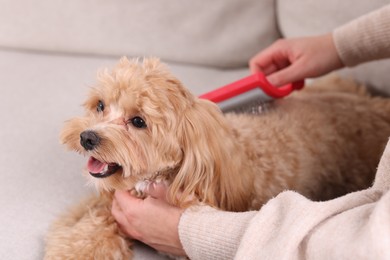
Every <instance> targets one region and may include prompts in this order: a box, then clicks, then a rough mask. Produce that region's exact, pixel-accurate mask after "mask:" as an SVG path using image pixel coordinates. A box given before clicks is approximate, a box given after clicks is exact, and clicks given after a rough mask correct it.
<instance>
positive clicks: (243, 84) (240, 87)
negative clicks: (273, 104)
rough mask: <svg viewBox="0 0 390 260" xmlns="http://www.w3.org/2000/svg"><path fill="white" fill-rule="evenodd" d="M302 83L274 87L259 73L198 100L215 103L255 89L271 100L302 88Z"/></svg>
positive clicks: (202, 96) (204, 95)
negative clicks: (261, 91)
mask: <svg viewBox="0 0 390 260" xmlns="http://www.w3.org/2000/svg"><path fill="white" fill-rule="evenodd" d="M303 85H304V81H303V80H301V81H297V82H294V83H290V84H287V85H285V86H282V87H276V86H274V85H272V84H271V83H269V81H268V80H267V79H266V77H265V75H264V74H263V73H261V72H258V73H256V74H253V75H250V76H248V77H245V78H243V79H240V80H238V81H236V82H233V83H230V84H228V85H226V86H224V87H221V88H218V89H216V90H213V91H211V92H208V93H206V94H203V95H201V96H200V98H203V99H208V100H210V101H213V102H215V103H218V102H221V101H224V100H226V99H229V98H232V97H235V96H238V95H240V94H242V93H245V92H247V91H249V90H252V89H254V88H256V87H258V88H260V89H261V90H263V91H264V93H266V94H267V95H268V96H270V97H272V98H282V97H285V96H287V95H289V94H290V93H291V92H292V91H293V90H298V89H301V88H303Z"/></svg>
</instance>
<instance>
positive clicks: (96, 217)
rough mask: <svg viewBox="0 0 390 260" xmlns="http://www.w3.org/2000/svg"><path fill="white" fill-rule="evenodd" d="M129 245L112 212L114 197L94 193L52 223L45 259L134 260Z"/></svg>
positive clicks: (47, 239)
mask: <svg viewBox="0 0 390 260" xmlns="http://www.w3.org/2000/svg"><path fill="white" fill-rule="evenodd" d="M129 246H130V243H129V241H128V240H127V239H126V238H124V237H123V236H121V235H120V233H119V231H118V227H117V224H116V222H115V220H114V218H113V217H112V215H111V198H108V197H106V196H93V197H91V198H89V199H88V200H86V201H84V202H83V203H81V204H80V205H78V206H77V207H75V208H73V209H72V210H71V211H69V212H68V213H67V214H66V215H64V216H63V217H61V218H60V219H59V220H58V221H56V222H55V223H54V224H53V225H52V227H51V228H50V230H49V233H48V235H47V238H46V248H45V259H98V260H99V259H118V260H119V259H131V257H132V251H131V250H130V249H129Z"/></svg>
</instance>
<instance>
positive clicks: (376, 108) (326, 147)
mask: <svg viewBox="0 0 390 260" xmlns="http://www.w3.org/2000/svg"><path fill="white" fill-rule="evenodd" d="M324 84H325V85H324V86H322V87H321V86H319V87H315V86H312V87H306V90H303V91H301V92H299V93H296V94H294V95H292V96H291V97H288V98H285V99H283V100H278V101H275V102H273V104H272V105H271V107H270V108H269V110H268V111H267V112H265V113H262V114H259V115H250V114H242V115H238V114H226V115H223V114H222V113H221V111H220V110H219V109H218V107H217V106H216V105H215V104H213V103H211V102H209V101H206V100H200V99H198V98H197V97H195V96H193V95H192V94H191V93H190V92H189V91H188V90H187V89H186V88H185V87H183V86H182V84H181V83H180V82H179V81H178V80H177V79H176V78H175V77H174V76H172V75H171V74H170V73H169V71H168V70H167V69H166V68H165V66H164V65H162V64H160V62H159V61H158V60H157V59H145V60H144V61H143V63H140V62H137V61H128V60H127V59H125V58H124V59H122V60H121V61H120V63H119V64H118V65H117V66H116V67H115V68H114V69H113V70H112V71H108V70H106V71H104V72H102V73H101V74H100V76H99V84H98V86H97V87H95V88H93V89H92V90H91V93H90V96H89V98H88V100H87V101H86V103H85V109H86V115H85V116H83V117H78V118H74V119H72V120H70V121H68V122H67V123H66V125H65V127H64V129H63V132H62V134H61V140H62V142H63V143H64V144H66V145H67V146H68V148H70V149H71V150H74V151H77V152H78V153H81V154H84V155H87V156H89V160H88V163H87V167H86V168H87V170H86V171H85V172H86V175H87V177H88V178H89V179H90V180H91V181H92V182H93V183H94V184H95V185H96V187H97V189H98V190H99V191H100V195H99V196H93V197H92V198H90V199H88V200H86V201H84V202H83V203H81V204H80V205H79V206H78V207H77V208H74V209H73V210H71V211H69V212H68V213H67V214H66V215H64V216H63V217H62V218H60V219H59V221H57V222H56V223H55V224H54V225H53V226H52V228H51V230H50V232H49V234H48V237H47V247H46V256H45V258H46V259H54V258H55V259H128V258H129V257H131V250H130V249H129V245H130V244H129V241H128V240H127V239H125V238H124V237H123V236H122V235H121V234H120V232H119V231H118V228H117V226H116V223H115V221H114V219H113V217H112V216H111V213H110V210H111V199H112V192H113V191H114V190H117V189H118V190H133V191H134V190H136V191H137V192H138V193H142V189H143V188H144V187H145V183H147V182H149V181H156V180H164V181H166V182H167V183H169V194H168V200H169V201H170V202H172V203H174V204H175V205H178V206H181V207H186V206H188V205H191V204H194V203H205V204H209V205H212V206H214V207H217V208H221V209H224V210H229V211H245V210H249V209H259V208H260V207H261V206H262V205H263V204H264V203H265V202H266V201H267V200H269V199H270V198H271V197H273V196H275V195H276V194H278V193H279V192H281V191H283V190H287V189H292V190H296V191H298V192H300V193H301V194H303V195H305V196H307V197H309V198H311V199H314V200H327V199H331V198H334V197H337V196H339V195H342V194H345V193H347V192H351V191H354V190H358V189H363V188H366V187H367V186H369V185H370V184H371V182H372V180H373V177H374V172H375V169H376V166H377V163H378V161H379V158H380V155H381V153H382V150H383V148H384V145H385V144H386V142H387V138H388V136H389V135H390V101H389V100H387V99H381V98H372V97H369V96H368V95H367V94H365V93H362V89H361V88H358V87H357V86H355V85H354V84H353V83H351V82H343V81H340V80H333V81H331V82H329V81H328V82H325V83H324ZM336 90H338V91H336ZM178 194H181V195H180V196H178Z"/></svg>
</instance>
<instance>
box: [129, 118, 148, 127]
mask: <svg viewBox="0 0 390 260" xmlns="http://www.w3.org/2000/svg"><path fill="white" fill-rule="evenodd" d="M130 122H131V123H132V124H133V126H135V127H137V128H146V123H145V120H143V119H142V118H140V117H139V116H136V117H133V118H132V119H130Z"/></svg>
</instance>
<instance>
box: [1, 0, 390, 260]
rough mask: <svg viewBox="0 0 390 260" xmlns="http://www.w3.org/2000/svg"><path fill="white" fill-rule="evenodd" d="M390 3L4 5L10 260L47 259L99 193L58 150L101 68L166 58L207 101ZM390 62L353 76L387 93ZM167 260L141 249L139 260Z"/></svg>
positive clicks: (6, 255) (14, 1)
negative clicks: (280, 47) (286, 43)
mask: <svg viewBox="0 0 390 260" xmlns="http://www.w3.org/2000/svg"><path fill="white" fill-rule="evenodd" d="M389 2H390V1H384V0H377V1H365V0H345V1H336V0H328V1H310V0H212V1H206V0H199V1H181V0H169V1H159V0H144V1H135V0H110V1H107V0H0V124H1V125H0V126H1V127H0V142H1V145H0V165H1V167H2V171H1V176H2V180H1V182H0V205H1V213H0V221H1V223H2V225H0V244H1V247H0V256H1V258H2V259H19V260H20V259H42V257H43V252H44V237H45V233H46V232H47V228H48V227H49V225H50V223H52V222H53V220H54V219H55V218H56V217H58V215H59V214H60V213H61V212H64V211H65V210H66V208H67V207H69V206H70V205H73V204H74V203H77V201H79V200H80V199H81V198H82V197H84V196H86V194H88V193H90V192H93V189H92V187H88V186H86V184H85V183H86V181H85V179H84V178H83V177H82V175H81V171H82V169H83V167H84V165H85V161H86V158H82V156H79V155H77V154H74V153H72V152H67V151H65V150H64V149H63V147H61V145H60V144H59V142H58V134H59V132H60V129H61V127H62V124H63V122H64V121H65V120H66V119H68V118H70V117H73V116H75V115H79V114H81V113H82V109H81V104H82V102H83V100H84V98H85V96H86V93H87V92H88V88H89V87H90V86H93V85H94V84H95V78H96V73H97V71H98V70H99V69H102V68H105V67H111V66H113V65H114V64H115V63H116V62H117V61H118V59H119V58H120V57H121V56H128V57H130V58H131V57H149V56H155V57H160V58H161V59H162V60H163V61H164V62H166V63H168V65H169V67H170V68H171V70H172V72H173V73H174V74H175V75H176V76H177V77H178V78H179V79H180V80H181V81H182V82H183V83H184V85H186V86H187V87H188V88H190V89H191V90H192V92H193V93H194V94H197V95H199V94H201V93H204V92H206V91H208V90H211V89H214V88H217V87H219V86H222V85H224V84H227V83H230V82H232V81H234V80H237V79H239V78H241V77H244V76H246V75H248V74H249V71H248V68H247V63H248V60H249V59H250V58H251V57H252V56H253V55H254V54H256V53H257V52H258V51H260V50H261V49H263V48H265V47H266V46H268V45H269V44H271V43H272V42H274V41H275V40H277V39H278V38H280V37H297V36H307V35H316V34H321V33H325V32H329V31H332V30H333V29H334V28H336V27H337V26H340V25H342V24H344V23H346V22H347V21H349V20H352V19H353V18H355V17H358V16H360V15H362V14H365V13H368V12H369V11H372V10H375V9H377V8H379V7H381V6H383V5H385V4H388V3H389ZM389 69H390V64H389V62H388V61H380V62H372V63H368V64H364V65H362V66H359V67H356V68H353V69H345V70H343V71H340V73H341V74H343V75H346V76H348V77H353V78H355V79H356V80H359V81H361V82H363V83H365V84H368V85H370V86H371V87H372V89H374V90H376V91H378V92H380V91H381V89H383V88H384V86H386V84H388V82H390V74H389V73H388V71H390V70H389ZM154 258H155V259H158V258H163V257H162V256H159V255H156V254H154V252H153V251H151V250H149V249H148V248H146V247H144V246H141V245H137V249H136V259H154Z"/></svg>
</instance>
